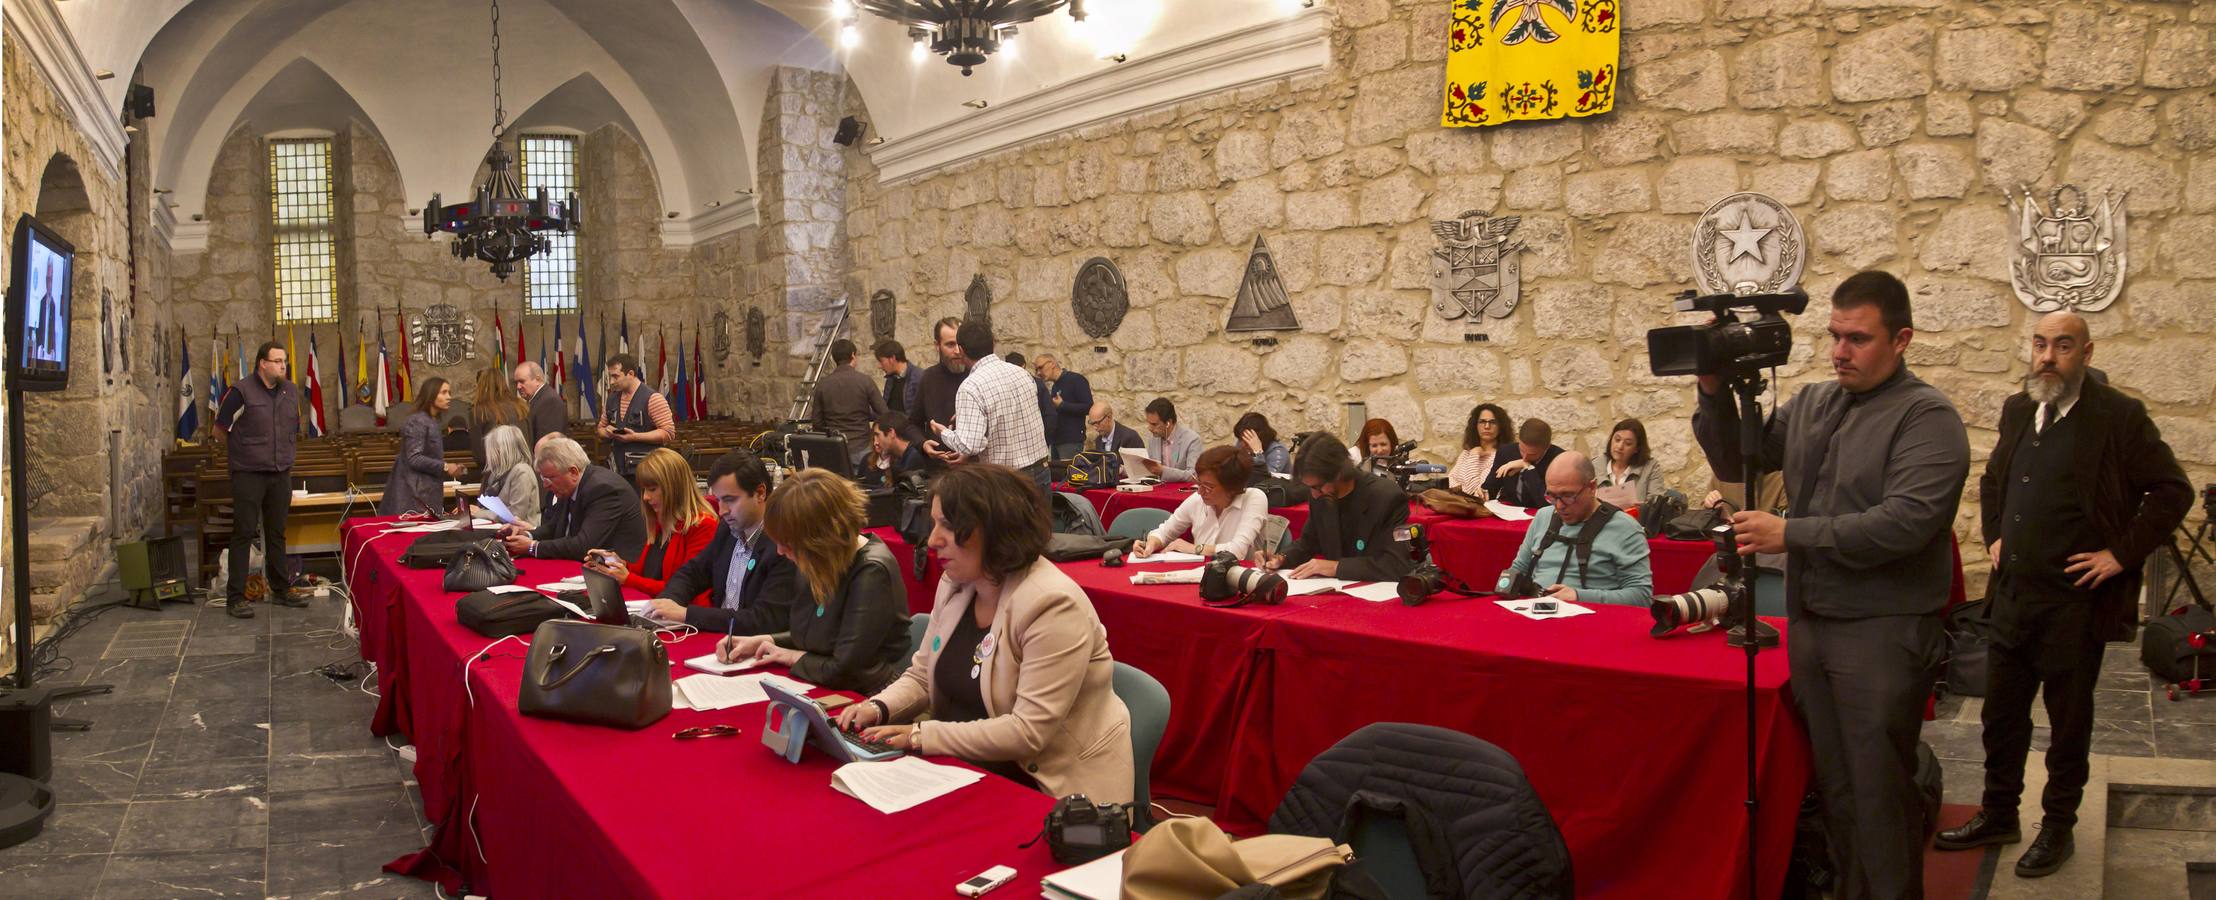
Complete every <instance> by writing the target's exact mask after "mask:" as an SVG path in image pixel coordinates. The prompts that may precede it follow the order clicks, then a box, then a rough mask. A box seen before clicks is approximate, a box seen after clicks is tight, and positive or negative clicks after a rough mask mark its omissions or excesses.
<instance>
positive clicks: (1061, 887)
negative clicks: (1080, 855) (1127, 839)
mask: <svg viewBox="0 0 2216 900" xmlns="http://www.w3.org/2000/svg"><path fill="white" fill-rule="evenodd" d="M1124 852H1125V851H1122V850H1118V851H1116V852H1114V853H1110V854H1108V855H1107V856H1103V857H1101V858H1099V859H1096V860H1093V861H1092V862H1089V863H1086V864H1084V865H1082V866H1078V867H1076V868H1073V869H1063V870H1062V871H1060V872H1056V873H1054V874H1052V875H1048V876H1047V877H1045V878H1041V879H1039V896H1041V897H1045V898H1047V900H1115V898H1116V897H1118V896H1121V895H1122V893H1123V854H1124Z"/></svg>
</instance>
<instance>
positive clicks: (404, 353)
mask: <svg viewBox="0 0 2216 900" xmlns="http://www.w3.org/2000/svg"><path fill="white" fill-rule="evenodd" d="M392 327H393V328H395V329H397V330H399V332H400V393H398V394H396V395H394V396H395V397H396V398H398V397H413V396H415V368H414V367H413V366H411V365H409V364H408V309H407V307H401V308H399V309H395V310H393V311H392Z"/></svg>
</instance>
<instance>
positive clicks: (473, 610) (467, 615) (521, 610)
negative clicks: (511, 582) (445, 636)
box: [454, 591, 568, 638]
mask: <svg viewBox="0 0 2216 900" xmlns="http://www.w3.org/2000/svg"><path fill="white" fill-rule="evenodd" d="M567 614H568V612H567V611H566V610H564V609H562V608H561V607H560V606H557V605H555V603H554V601H552V600H548V599H546V597H545V596H544V595H542V594H540V593H538V592H537V591H509V592H505V593H494V592H492V591H476V592H474V593H470V594H465V595H463V596H462V598H461V599H460V600H456V601H454V621H456V622H460V623H461V624H462V627H464V628H467V629H469V630H471V631H474V632H477V633H478V634H481V635H484V636H486V637H489V638H502V637H508V636H510V635H517V634H530V633H531V632H532V631H534V630H537V628H538V627H539V623H540V622H544V621H547V620H549V619H559V618H561V617H563V616H564V615H567Z"/></svg>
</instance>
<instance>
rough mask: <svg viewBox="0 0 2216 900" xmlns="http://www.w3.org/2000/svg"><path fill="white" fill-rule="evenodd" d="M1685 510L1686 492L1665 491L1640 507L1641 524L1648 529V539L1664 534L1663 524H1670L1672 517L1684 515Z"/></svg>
mask: <svg viewBox="0 0 2216 900" xmlns="http://www.w3.org/2000/svg"><path fill="white" fill-rule="evenodd" d="M1685 510H1686V503H1685V495H1684V494H1682V493H1679V492H1677V491H1663V492H1662V493H1659V494H1656V495H1654V497H1653V498H1652V499H1649V500H1648V501H1647V502H1646V504H1645V505H1643V506H1641V507H1639V525H1640V527H1642V528H1645V529H1646V532H1647V539H1648V540H1653V539H1654V538H1656V537H1657V536H1659V535H1661V534H1662V528H1663V526H1665V525H1668V524H1669V523H1670V520H1671V519H1675V518H1677V517H1678V516H1682V515H1684V514H1685Z"/></svg>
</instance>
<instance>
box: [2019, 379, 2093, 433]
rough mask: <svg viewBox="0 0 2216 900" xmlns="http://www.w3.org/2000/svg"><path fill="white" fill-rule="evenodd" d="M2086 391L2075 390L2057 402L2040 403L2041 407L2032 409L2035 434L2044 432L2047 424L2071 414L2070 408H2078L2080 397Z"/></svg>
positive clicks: (2032, 424)
mask: <svg viewBox="0 0 2216 900" xmlns="http://www.w3.org/2000/svg"><path fill="white" fill-rule="evenodd" d="M2084 393H2085V391H2084V390H2082V389H2081V390H2075V391H2071V392H2070V393H2069V395H2068V396H2066V397H2063V398H2062V399H2061V400H2060V401H2057V402H2055V403H2041V404H2039V408H2038V409H2035V410H2032V413H2031V432H2032V433H2033V434H2044V433H2045V432H2046V430H2047V429H2046V426H2048V425H2052V424H2054V423H2056V422H2060V421H2062V417H2063V416H2067V415H2069V414H2070V410H2073V409H2076V408H2077V402H2078V397H2080V396H2082V395H2084Z"/></svg>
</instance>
